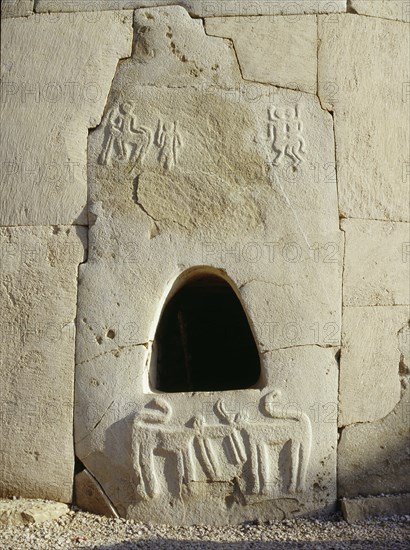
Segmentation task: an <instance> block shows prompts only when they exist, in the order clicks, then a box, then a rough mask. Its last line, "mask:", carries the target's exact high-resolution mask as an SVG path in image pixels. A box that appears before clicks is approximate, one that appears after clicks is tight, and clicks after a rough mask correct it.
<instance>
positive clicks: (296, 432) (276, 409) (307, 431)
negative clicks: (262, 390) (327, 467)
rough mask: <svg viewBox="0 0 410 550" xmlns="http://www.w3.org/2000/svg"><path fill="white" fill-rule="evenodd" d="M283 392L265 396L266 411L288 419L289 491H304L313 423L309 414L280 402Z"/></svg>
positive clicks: (274, 416) (277, 417) (278, 391)
mask: <svg viewBox="0 0 410 550" xmlns="http://www.w3.org/2000/svg"><path fill="white" fill-rule="evenodd" d="M281 397H282V394H281V392H280V390H276V391H274V392H271V393H269V394H267V395H266V396H265V398H264V413H265V414H266V415H267V416H270V417H271V418H274V419H282V420H287V421H288V423H287V429H288V434H289V439H290V441H291V482H290V487H289V492H291V493H293V492H295V491H303V490H304V488H305V481H306V473H307V468H308V465H309V459H310V451H311V447H312V425H311V423H310V419H309V417H308V416H307V414H305V413H303V412H302V411H300V410H297V409H294V408H291V407H285V406H283V404H282V403H280V400H281Z"/></svg>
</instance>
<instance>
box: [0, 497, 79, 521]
mask: <svg viewBox="0 0 410 550" xmlns="http://www.w3.org/2000/svg"><path fill="white" fill-rule="evenodd" d="M68 511H69V508H68V506H67V505H66V504H63V503H62V502H47V501H41V500H24V499H17V500H0V525H4V526H11V525H22V524H28V523H43V522H44V521H52V520H54V519H58V518H60V517H61V516H63V515H64V514H67V513H68Z"/></svg>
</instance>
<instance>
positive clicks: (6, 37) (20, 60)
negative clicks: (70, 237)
mask: <svg viewBox="0 0 410 550" xmlns="http://www.w3.org/2000/svg"><path fill="white" fill-rule="evenodd" d="M131 41H132V13H131V12H120V13H117V12H108V13H106V12H104V13H101V14H99V16H98V19H95V18H94V20H91V19H90V18H87V17H84V14H79V15H76V14H61V15H59V16H58V17H56V16H53V15H42V16H41V17H40V16H35V15H34V16H31V17H28V18H21V19H20V18H19V19H5V20H4V21H3V24H2V40H1V50H2V55H1V78H2V114H1V116H2V120H3V131H2V133H1V151H2V152H1V163H2V175H1V176H2V177H1V180H2V181H1V185H2V201H1V209H0V224H1V225H52V224H53V225H54V224H71V223H77V224H86V223H87V213H86V209H85V207H86V202H87V184H86V142H87V134H88V129H89V128H92V127H94V126H96V125H98V124H99V122H100V120H101V116H102V114H103V110H104V105H105V102H106V99H107V95H108V91H109V88H110V84H111V80H112V77H113V75H114V72H115V68H116V66H117V63H118V60H119V59H120V58H122V57H125V56H128V55H129V54H130V52H131Z"/></svg>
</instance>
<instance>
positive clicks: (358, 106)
mask: <svg viewBox="0 0 410 550" xmlns="http://www.w3.org/2000/svg"><path fill="white" fill-rule="evenodd" d="M373 4H376V5H377V4H379V2H372V5H373ZM333 19H334V24H329V23H328V21H326V19H325V18H323V17H322V16H319V37H320V42H319V71H318V75H319V96H320V99H321V102H322V105H323V106H325V107H326V108H328V109H331V110H332V111H334V114H335V121H336V125H335V135H336V154H337V164H338V188H339V207H340V212H341V214H342V215H343V216H344V217H353V218H366V219H368V218H370V219H378V220H395V221H409V189H410V186H409V177H410V176H409V169H410V164H409V150H408V149H409V147H408V144H409V137H410V136H409V125H408V123H407V121H408V119H409V116H410V95H409V94H410V88H409V85H408V82H410V74H409V64H408V52H409V40H410V34H409V26H408V24H406V23H400V22H396V21H388V20H383V19H378V18H373V17H359V16H357V15H351V14H346V15H342V16H341V15H334V16H333ZM359 35H360V36H361V37H362V39H361V40H360V46H359V43H357V44H356V47H357V49H354V48H353V50H352V49H351V47H352V36H359ZM392 51H394V52H395V54H394V55H395V63H392V59H391V56H392V54H391V52H392ZM346 52H349V54H348V55H347V53H346ZM375 90H377V93H375V92H374V91H375Z"/></svg>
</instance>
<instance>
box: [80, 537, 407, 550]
mask: <svg viewBox="0 0 410 550" xmlns="http://www.w3.org/2000/svg"><path fill="white" fill-rule="evenodd" d="M338 543H339V541H338V540H334V541H310V542H306V541H299V542H298V541H289V542H279V541H266V542H260V541H253V540H246V541H242V542H239V541H237V542H207V541H192V540H183V541H181V540H175V539H155V540H135V541H133V540H124V541H123V542H121V543H119V544H114V545H109V546H105V545H104V546H87V547H86V548H83V550H124V549H125V548H127V550H137V549H138V550H140V549H142V550H170V549H171V548H172V550H176V549H186V550H188V549H189V550H237V549H238V550H241V549H242V550H245V549H248V550H249V549H250V548H252V550H268V549H269V550H272V549H273V548H278V549H279V550H281V549H283V550H290V549H293V550H294V549H297V548H303V549H304V550H331V549H334V548H337V547H338ZM387 543H388V541H387ZM346 545H347V546H346V547H348V548H358V549H359V548H364V547H368V548H372V550H374V549H376V550H377V549H378V550H386V548H387V547H386V541H381V542H380V543H379V544H378V543H377V542H375V541H374V540H371V539H356V540H350V541H347V542H346ZM398 548H400V546H398ZM403 548H404V546H403Z"/></svg>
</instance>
